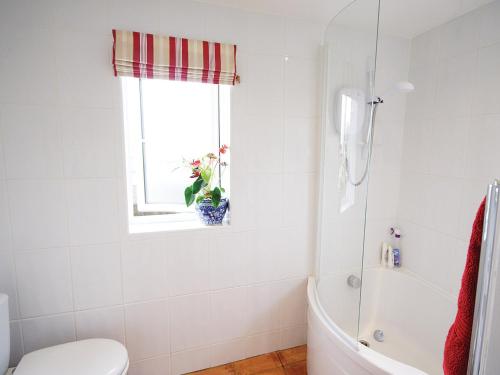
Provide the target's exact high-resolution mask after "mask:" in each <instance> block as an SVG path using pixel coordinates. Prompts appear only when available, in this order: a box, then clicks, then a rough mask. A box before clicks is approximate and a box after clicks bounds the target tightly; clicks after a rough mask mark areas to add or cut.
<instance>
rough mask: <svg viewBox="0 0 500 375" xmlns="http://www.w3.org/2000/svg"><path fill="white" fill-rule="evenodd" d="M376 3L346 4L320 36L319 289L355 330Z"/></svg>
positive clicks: (335, 315) (339, 319) (334, 317)
mask: <svg viewBox="0 0 500 375" xmlns="http://www.w3.org/2000/svg"><path fill="white" fill-rule="evenodd" d="M378 17H379V1H374V0H358V1H356V2H354V3H351V5H349V6H348V7H346V8H345V9H344V10H343V11H342V12H341V13H339V15H337V17H335V18H334V19H333V20H332V22H331V23H330V25H329V26H328V28H327V30H326V34H325V65H326V69H325V73H326V75H325V84H324V93H323V94H324V96H323V97H324V110H323V129H322V133H323V134H322V135H323V136H322V142H323V145H322V170H321V179H322V181H321V183H320V185H321V186H322V192H321V202H320V209H321V213H320V215H321V216H320V218H319V223H320V234H319V241H318V246H319V252H318V260H317V270H316V275H317V276H318V277H317V283H318V284H317V289H318V295H319V298H320V300H321V305H322V306H323V308H324V309H325V310H326V313H327V314H328V316H329V317H330V318H331V321H332V322H335V324H337V325H339V326H340V328H341V329H342V330H343V331H344V332H346V333H347V334H349V335H350V336H351V337H353V338H354V339H356V338H357V336H358V324H359V314H360V312H359V311H360V293H361V289H360V284H361V280H362V270H363V244H364V232H365V215H366V200H367V186H368V177H369V173H366V172H367V168H368V166H369V156H370V152H369V129H370V121H371V111H372V108H371V105H370V104H368V103H369V102H371V101H372V100H373V99H372V98H373V97H374V86H375V82H374V80H375V70H376V55H377V38H378Z"/></svg>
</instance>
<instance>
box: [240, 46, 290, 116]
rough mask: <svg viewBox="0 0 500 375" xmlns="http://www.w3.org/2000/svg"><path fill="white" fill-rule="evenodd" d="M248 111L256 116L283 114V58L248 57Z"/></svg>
mask: <svg viewBox="0 0 500 375" xmlns="http://www.w3.org/2000/svg"><path fill="white" fill-rule="evenodd" d="M246 82H247V95H248V96H247V111H248V114H250V115H254V116H281V115H282V113H283V101H284V97H283V91H284V90H283V82H284V60H283V57H281V56H269V57H266V58H262V56H261V55H250V56H249V57H248V73H247V78H246Z"/></svg>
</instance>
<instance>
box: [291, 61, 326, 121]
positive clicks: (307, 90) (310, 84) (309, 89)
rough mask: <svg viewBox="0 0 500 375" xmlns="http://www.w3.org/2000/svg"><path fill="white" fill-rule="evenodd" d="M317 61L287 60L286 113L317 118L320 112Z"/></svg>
mask: <svg viewBox="0 0 500 375" xmlns="http://www.w3.org/2000/svg"><path fill="white" fill-rule="evenodd" d="M318 77H319V64H318V61H317V60H306V59H301V58H296V57H290V58H288V60H285V113H286V114H287V116H301V117H315V116H318V114H319V110H320V101H319V87H318V83H319V82H318Z"/></svg>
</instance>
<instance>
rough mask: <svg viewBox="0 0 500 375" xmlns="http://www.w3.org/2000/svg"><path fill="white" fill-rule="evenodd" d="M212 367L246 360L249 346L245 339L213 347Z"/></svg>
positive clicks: (225, 342)
mask: <svg viewBox="0 0 500 375" xmlns="http://www.w3.org/2000/svg"><path fill="white" fill-rule="evenodd" d="M210 349H211V355H210V357H211V359H210V362H211V363H210V366H211V367H215V366H220V365H223V364H225V363H229V362H234V361H236V360H238V359H243V358H246V353H247V345H246V340H245V339H243V338H240V339H236V340H230V341H224V342H221V343H219V344H215V345H213V346H212V347H211V348H210Z"/></svg>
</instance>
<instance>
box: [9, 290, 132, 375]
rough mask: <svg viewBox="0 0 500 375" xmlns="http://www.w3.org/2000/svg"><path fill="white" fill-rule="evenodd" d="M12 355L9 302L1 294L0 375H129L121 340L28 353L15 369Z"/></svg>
mask: <svg viewBox="0 0 500 375" xmlns="http://www.w3.org/2000/svg"><path fill="white" fill-rule="evenodd" d="M9 356H10V332H9V299H8V296H7V295H5V294H1V293H0V375H10V374H14V375H68V374H71V375H126V374H127V371H128V366H129V360H128V353H127V349H125V347H124V346H123V345H122V344H120V343H119V342H117V341H114V340H108V339H88V340H82V341H76V342H70V343H67V344H61V345H56V346H51V347H48V348H44V349H40V350H36V351H34V352H31V353H29V354H26V355H25V356H24V357H23V358H22V359H21V361H20V362H19V365H18V366H17V367H16V368H15V369H8V367H9Z"/></svg>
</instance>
